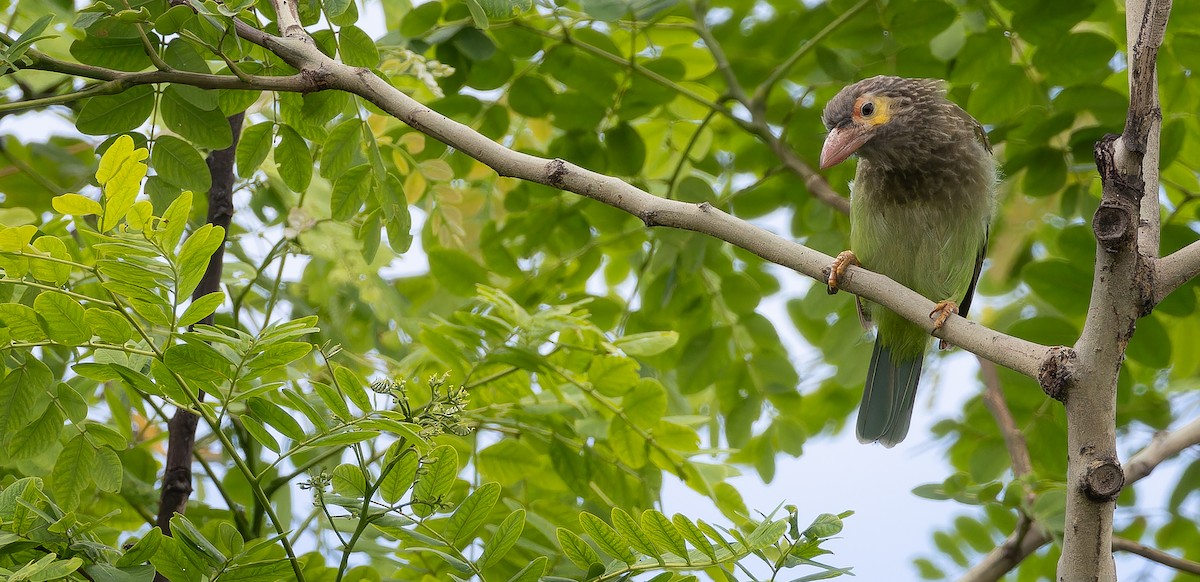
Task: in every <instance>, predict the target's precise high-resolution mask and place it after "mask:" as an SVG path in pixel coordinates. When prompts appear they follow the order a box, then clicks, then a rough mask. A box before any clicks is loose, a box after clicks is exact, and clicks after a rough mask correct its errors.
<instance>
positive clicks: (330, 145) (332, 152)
mask: <svg viewBox="0 0 1200 582" xmlns="http://www.w3.org/2000/svg"><path fill="white" fill-rule="evenodd" d="M363 129H364V126H363V122H362V121H360V120H359V119H358V118H357V117H351V118H350V119H347V120H345V121H343V122H341V123H339V124H337V125H336V126H334V128H333V129H332V130H330V131H329V138H328V139H326V140H325V142H324V143H323V144H321V176H322V177H324V178H328V179H334V178H336V177H338V176H340V175H342V173H343V172H345V171H346V170H347V169H349V168H350V165H351V164H352V163H353V162H354V158H355V156H356V155H360V154H361V151H362V145H363V142H362V138H363Z"/></svg>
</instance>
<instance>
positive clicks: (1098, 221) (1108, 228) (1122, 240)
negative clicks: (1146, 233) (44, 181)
mask: <svg viewBox="0 0 1200 582" xmlns="http://www.w3.org/2000/svg"><path fill="white" fill-rule="evenodd" d="M1092 230H1093V231H1094V232H1095V233H1096V241H1097V242H1099V243H1100V246H1102V247H1104V250H1105V251H1106V252H1109V253H1116V252H1119V251H1120V250H1121V249H1124V248H1125V247H1126V246H1128V245H1129V243H1130V242H1132V241H1133V232H1134V228H1133V221H1132V220H1131V216H1130V213H1129V209H1128V208H1125V207H1124V205H1122V204H1114V203H1110V202H1108V201H1104V202H1101V203H1100V207H1099V208H1097V209H1096V214H1095V216H1093V217H1092Z"/></svg>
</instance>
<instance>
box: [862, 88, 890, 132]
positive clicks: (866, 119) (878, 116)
mask: <svg viewBox="0 0 1200 582" xmlns="http://www.w3.org/2000/svg"><path fill="white" fill-rule="evenodd" d="M891 105H892V100H891V99H889V98H887V97H884V96H882V95H864V96H862V97H859V98H858V99H857V100H855V101H854V120H855V121H859V122H863V123H866V124H867V125H872V126H879V125H883V124H885V123H887V122H888V121H889V120H890V119H891V118H892V116H891Z"/></svg>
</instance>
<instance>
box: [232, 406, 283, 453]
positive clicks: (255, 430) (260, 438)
mask: <svg viewBox="0 0 1200 582" xmlns="http://www.w3.org/2000/svg"><path fill="white" fill-rule="evenodd" d="M241 421H242V426H243V427H245V429H246V432H248V433H250V436H251V437H252V438H253V439H254V440H255V441H257V442H258V444H260V445H262V446H264V447H267V448H268V449H270V450H271V451H273V452H275V453H279V452H280V451H281V450H282V449H280V447H279V441H277V440H275V437H273V436H271V433H270V432H268V431H267V429H266V428H265V427H263V425H262V423H260V422H258V421H257V420H255V419H254V417H252V416H250V415H246V414H243V415H242V416H241Z"/></svg>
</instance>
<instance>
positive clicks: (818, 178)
mask: <svg viewBox="0 0 1200 582" xmlns="http://www.w3.org/2000/svg"><path fill="white" fill-rule="evenodd" d="M842 22H844V21H841V22H837V23H836V24H838V25H840V24H841V23H842ZM517 26H520V25H519V24H518V25H517ZM831 26H832V25H831ZM834 28H836V26H832V28H831V27H826V30H825V31H822V32H821V33H819V34H818V35H817V37H814V38H822V37H824V36H825V35H826V34H828V32H831V31H832V30H833V29H834ZM522 30H527V31H529V32H531V33H533V34H539V35H541V36H544V37H546V38H552V39H555V40H558V41H561V42H569V43H570V44H571V46H574V47H577V48H579V49H581V50H584V51H586V52H588V53H591V54H593V55H595V56H598V57H600V58H603V59H606V60H608V61H611V62H613V63H616V64H619V65H621V66H629V67H630V68H631V69H632V70H633V71H634V72H635V73H638V74H640V75H642V76H644V77H646V78H647V79H649V80H650V81H653V82H655V83H657V84H659V85H662V86H663V87H666V88H668V89H671V90H672V91H675V92H676V93H678V94H680V95H682V96H684V97H686V98H688V99H691V100H692V101H695V102H696V103H698V104H700V105H702V106H704V107H707V108H709V109H711V110H712V111H716V112H717V113H719V114H721V115H722V116H723V117H725V118H726V119H728V120H729V121H731V122H733V123H734V124H736V125H737V126H738V127H740V128H742V130H744V131H747V132H749V133H750V134H751V135H755V136H758V138H759V139H761V140H763V142H764V143H766V144H767V145H768V146H770V148H771V151H772V152H774V153H775V155H776V156H778V157H779V159H780V161H782V162H783V165H784V167H786V168H787V169H788V171H790V172H792V173H794V174H796V175H797V176H799V177H800V179H802V180H804V187H805V188H806V189H807V190H808V192H809V193H810V194H812V195H813V196H814V197H816V198H817V200H820V201H821V202H823V203H825V204H827V205H828V206H830V207H831V208H833V209H834V210H836V211H838V212H840V213H842V214H849V213H850V200H848V199H847V198H846V197H845V196H842V195H841V194H839V193H837V192H836V191H835V190H834V189H833V188H832V187H830V186H829V182H828V181H827V180H825V176H822V175H821V174H820V173H818V172H817V171H816V170H814V169H813V168H812V166H810V165H809V164H808V163H807V162H805V161H804V160H802V159H800V157H799V156H797V155H796V152H794V151H792V149H791V147H789V146H788V144H787V143H786V142H785V141H784V140H783V138H781V137H779V136H776V135H775V134H774V133H773V132H772V131H771V127H770V125H769V124H767V122H766V118H765V117H764V116H763V115H762V112H761V110H759V111H757V112H756V111H755V110H753V109H752V110H751V119H749V120H747V119H744V118H742V117H738V116H736V115H734V113H733V111H731V110H730V109H729V108H728V107H725V106H724V105H721V104H719V103H713V102H712V101H709V100H708V99H705V98H704V97H703V96H701V95H698V94H697V93H696V92H695V91H692V90H690V89H688V88H686V87H682V86H680V85H679V84H677V83H675V82H674V81H671V80H670V79H667V78H666V77H663V76H662V75H660V74H658V73H655V72H654V71H651V70H649V69H647V68H645V67H643V66H641V65H639V64H637V63H630V62H629V61H628V60H626V59H624V58H622V57H620V56H618V55H614V54H612V53H609V52H606V51H604V50H603V49H601V48H598V47H595V46H592V45H590V44H587V43H585V42H581V41H579V40H578V39H573V38H563V37H559V36H556V35H554V34H551V33H549V32H547V31H544V30H540V29H537V28H532V27H522ZM702 38H703V37H702ZM715 58H716V57H714V59H715ZM760 109H761V108H760Z"/></svg>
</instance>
